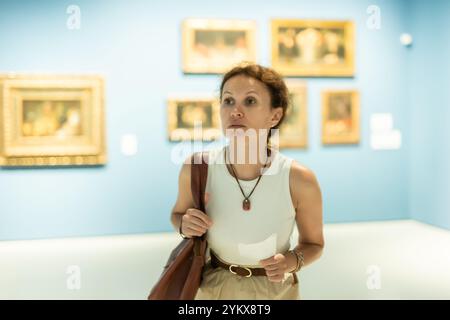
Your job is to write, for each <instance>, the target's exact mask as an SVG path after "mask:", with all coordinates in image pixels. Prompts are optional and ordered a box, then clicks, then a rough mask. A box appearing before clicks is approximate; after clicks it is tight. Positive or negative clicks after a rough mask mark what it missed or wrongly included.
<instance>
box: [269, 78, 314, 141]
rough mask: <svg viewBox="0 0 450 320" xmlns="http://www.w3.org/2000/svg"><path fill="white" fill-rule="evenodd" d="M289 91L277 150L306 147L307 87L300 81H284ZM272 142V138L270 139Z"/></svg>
mask: <svg viewBox="0 0 450 320" xmlns="http://www.w3.org/2000/svg"><path fill="white" fill-rule="evenodd" d="M286 85H287V87H288V90H289V106H288V108H287V110H286V114H285V118H284V119H283V123H282V124H281V126H280V128H279V129H280V131H279V148H280V149H281V148H302V149H305V148H306V147H307V146H308V105H307V90H306V89H307V86H306V82H304V81H301V80H293V79H288V80H286ZM271 139H272V141H275V140H273V137H272V138H271Z"/></svg>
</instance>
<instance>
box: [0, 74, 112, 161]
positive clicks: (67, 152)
mask: <svg viewBox="0 0 450 320" xmlns="http://www.w3.org/2000/svg"><path fill="white" fill-rule="evenodd" d="M103 95H104V82H103V79H102V78H101V77H99V76H57V75H55V76H52V75H3V76H2V75H0V164H1V165H2V166H57V165H99V164H105V163H106V143H105V133H104V131H105V120H104V98H103Z"/></svg>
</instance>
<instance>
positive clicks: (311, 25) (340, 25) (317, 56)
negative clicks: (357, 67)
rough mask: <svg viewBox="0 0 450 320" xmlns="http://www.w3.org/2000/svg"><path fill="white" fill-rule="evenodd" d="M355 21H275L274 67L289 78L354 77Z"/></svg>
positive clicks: (273, 37)
mask: <svg viewBox="0 0 450 320" xmlns="http://www.w3.org/2000/svg"><path fill="white" fill-rule="evenodd" d="M354 33H355V32H354V24H353V22H351V21H326V20H325V21H324V20H272V66H273V68H275V69H276V70H277V71H279V72H280V73H281V74H283V75H285V76H305V77H351V76H353V75H354V50H355V44H354V42H355V39H354Z"/></svg>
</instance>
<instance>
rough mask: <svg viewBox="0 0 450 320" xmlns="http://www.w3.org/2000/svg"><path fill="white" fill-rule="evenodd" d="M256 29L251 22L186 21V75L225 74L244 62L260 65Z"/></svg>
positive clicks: (184, 48)
mask: <svg viewBox="0 0 450 320" xmlns="http://www.w3.org/2000/svg"><path fill="white" fill-rule="evenodd" d="M255 30H256V23H255V22H253V21H250V20H213V19H186V20H184V21H183V24H182V38H183V39H182V42H183V44H182V50H183V53H182V56H183V61H182V65H183V72H185V73H225V72H226V71H227V70H229V69H230V68H231V67H233V66H234V65H237V64H239V63H241V62H242V61H247V62H256V49H255Z"/></svg>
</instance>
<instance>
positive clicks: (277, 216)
mask: <svg viewBox="0 0 450 320" xmlns="http://www.w3.org/2000/svg"><path fill="white" fill-rule="evenodd" d="M224 152H225V146H223V147H220V148H217V149H213V150H210V151H209V162H208V178H207V183H206V190H205V192H206V197H207V199H208V200H207V202H206V205H205V211H206V213H207V214H208V216H210V217H211V219H212V220H213V226H212V227H211V228H210V229H209V230H208V232H207V240H208V246H209V248H210V249H211V250H213V251H214V252H215V253H216V255H217V256H218V257H219V258H220V259H222V260H224V261H225V262H228V263H230V264H238V265H243V266H260V265H259V260H260V259H264V258H262V257H260V259H258V258H256V256H255V255H257V254H258V253H257V252H256V251H258V250H259V249H260V246H259V245H256V246H254V244H257V243H261V242H264V243H265V244H268V243H269V247H270V243H271V244H272V247H273V248H274V250H275V251H276V253H284V252H286V251H287V250H289V248H290V239H291V235H292V231H293V227H294V225H295V208H294V205H293V203H292V198H291V193H290V190H289V170H290V167H291V163H292V160H293V159H291V158H288V157H286V156H284V155H282V154H281V153H280V152H279V151H278V150H274V157H273V159H272V163H271V164H270V167H269V169H268V170H267V171H266V172H265V173H264V174H263V175H262V177H261V180H260V181H259V183H258V185H257V186H256V188H255V190H254V191H253V193H252V195H251V196H250V198H249V199H250V202H251V208H250V210H249V211H245V210H244V209H243V207H242V201H243V200H244V196H243V195H242V192H241V190H240V188H239V186H238V184H237V182H236V179H235V178H234V177H233V176H232V175H231V174H230V172H229V171H228V169H227V167H226V165H225V160H224V159H225V158H224ZM257 180H258V179H257V178H256V179H254V180H239V183H240V184H241V187H242V189H243V190H244V193H245V195H246V196H248V195H249V194H250V192H251V190H252V189H253V187H254V186H255V184H256V182H257ZM249 251H250V252H249ZM269 256H270V255H269ZM265 258H268V256H266V257H265Z"/></svg>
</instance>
